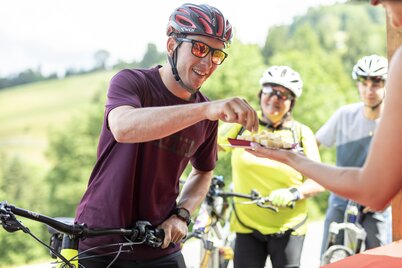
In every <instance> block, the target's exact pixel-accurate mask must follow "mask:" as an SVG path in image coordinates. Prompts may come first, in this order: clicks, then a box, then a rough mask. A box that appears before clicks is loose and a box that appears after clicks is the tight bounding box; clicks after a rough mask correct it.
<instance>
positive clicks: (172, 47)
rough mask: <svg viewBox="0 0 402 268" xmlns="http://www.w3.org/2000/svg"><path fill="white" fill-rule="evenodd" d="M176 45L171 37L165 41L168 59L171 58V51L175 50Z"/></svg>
mask: <svg viewBox="0 0 402 268" xmlns="http://www.w3.org/2000/svg"><path fill="white" fill-rule="evenodd" d="M176 45H177V43H176V40H175V39H174V38H173V37H171V36H169V38H168V40H167V41H166V51H167V53H168V55H169V56H170V57H172V56H173V51H174V50H175V48H176Z"/></svg>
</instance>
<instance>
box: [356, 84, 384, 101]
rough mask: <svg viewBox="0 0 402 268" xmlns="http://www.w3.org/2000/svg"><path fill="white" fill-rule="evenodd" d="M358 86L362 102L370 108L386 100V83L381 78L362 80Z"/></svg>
mask: <svg viewBox="0 0 402 268" xmlns="http://www.w3.org/2000/svg"><path fill="white" fill-rule="evenodd" d="M357 86H358V88H359V93H360V98H361V100H362V102H363V103H364V104H365V105H367V106H369V107H373V106H375V105H377V104H378V103H379V102H380V101H382V99H383V98H384V94H385V81H384V80H382V79H380V78H375V77H367V78H366V79H364V78H360V79H359V81H358V82H357Z"/></svg>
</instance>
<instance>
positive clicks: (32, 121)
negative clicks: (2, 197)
mask: <svg viewBox="0 0 402 268" xmlns="http://www.w3.org/2000/svg"><path fill="white" fill-rule="evenodd" d="M114 73H115V71H103V72H96V73H91V74H85V75H78V76H73V77H68V78H65V79H60V80H49V81H41V82H37V83H32V84H28V85H24V86H18V87H13V88H9V89H3V90H0V107H1V113H0V123H1V127H0V151H2V152H5V153H6V154H7V155H8V156H18V157H21V158H22V159H24V160H27V161H29V162H31V163H34V164H40V165H42V164H46V163H47V161H46V159H45V155H44V153H45V151H46V148H47V145H48V135H49V131H50V130H52V129H57V128H58V127H60V126H63V125H64V124H66V123H67V122H69V120H73V118H74V117H80V115H82V114H83V113H85V109H86V108H87V107H88V105H89V104H90V102H91V99H92V98H94V96H95V95H96V94H97V93H98V94H102V92H104V94H106V90H107V87H108V83H109V80H110V78H111V77H112V76H113V74H114Z"/></svg>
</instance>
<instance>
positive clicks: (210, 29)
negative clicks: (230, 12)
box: [167, 4, 233, 46]
mask: <svg viewBox="0 0 402 268" xmlns="http://www.w3.org/2000/svg"><path fill="white" fill-rule="evenodd" d="M173 33H177V34H185V35H187V34H195V35H204V36H208V37H212V38H216V39H218V40H221V41H223V42H224V43H225V46H227V45H228V44H230V42H231V40H232V37H233V32H232V25H231V24H230V23H229V21H228V20H227V19H225V17H224V16H223V14H222V12H220V11H219V10H218V9H217V8H215V7H212V6H209V5H207V4H202V5H195V4H183V5H182V6H180V7H178V8H176V9H175V11H174V12H173V13H172V14H171V15H170V18H169V23H168V26H167V35H168V36H170V35H171V34H173Z"/></svg>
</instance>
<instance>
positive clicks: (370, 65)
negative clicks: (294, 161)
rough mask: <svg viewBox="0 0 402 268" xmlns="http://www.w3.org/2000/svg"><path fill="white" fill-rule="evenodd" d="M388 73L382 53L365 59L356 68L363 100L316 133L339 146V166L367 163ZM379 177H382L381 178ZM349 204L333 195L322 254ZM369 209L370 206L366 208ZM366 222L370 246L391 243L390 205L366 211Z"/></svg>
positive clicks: (321, 140) (322, 140)
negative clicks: (330, 229) (334, 226)
mask: <svg viewBox="0 0 402 268" xmlns="http://www.w3.org/2000/svg"><path fill="white" fill-rule="evenodd" d="M387 74H388V61H387V59H386V58H384V57H381V56H378V55H370V56H365V57H363V58H361V59H360V60H359V61H358V62H357V63H356V65H355V66H354V67H353V71H352V77H353V79H354V80H355V81H356V83H357V88H358V91H359V95H360V99H361V102H359V103H354V104H349V105H345V106H343V107H341V108H340V109H338V110H337V111H336V112H335V113H334V114H333V115H332V117H331V118H330V119H329V120H328V121H327V123H325V124H324V125H323V126H322V127H321V128H320V129H319V130H318V132H317V133H316V139H317V142H318V143H319V144H323V145H324V146H326V147H332V146H336V164H337V166H342V167H361V166H363V164H364V162H365V160H366V157H367V153H368V150H369V146H370V143H371V139H372V136H373V133H374V132H375V130H376V128H377V125H378V123H379V119H380V116H381V112H382V110H383V106H384V105H383V100H384V96H385V80H386V79H387ZM379 179H381V178H380V177H379ZM347 203H348V200H347V199H345V198H343V197H340V196H338V195H336V194H334V193H331V194H330V196H329V200H328V209H327V213H326V218H325V224H324V237H323V243H322V247H321V254H323V253H324V251H325V250H326V246H327V236H328V230H329V225H330V223H331V222H343V221H344V214H345V209H346V206H347ZM363 209H364V208H363V207H362V210H363ZM367 210H368V208H367V209H366V210H365V211H367ZM362 225H363V227H364V229H365V230H366V232H367V238H366V248H367V249H369V248H374V247H378V246H381V245H384V244H386V243H388V242H390V241H389V236H388V232H390V230H389V229H390V228H389V226H390V225H391V213H390V208H388V209H386V210H384V211H379V212H367V213H364V214H363V218H362Z"/></svg>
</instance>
